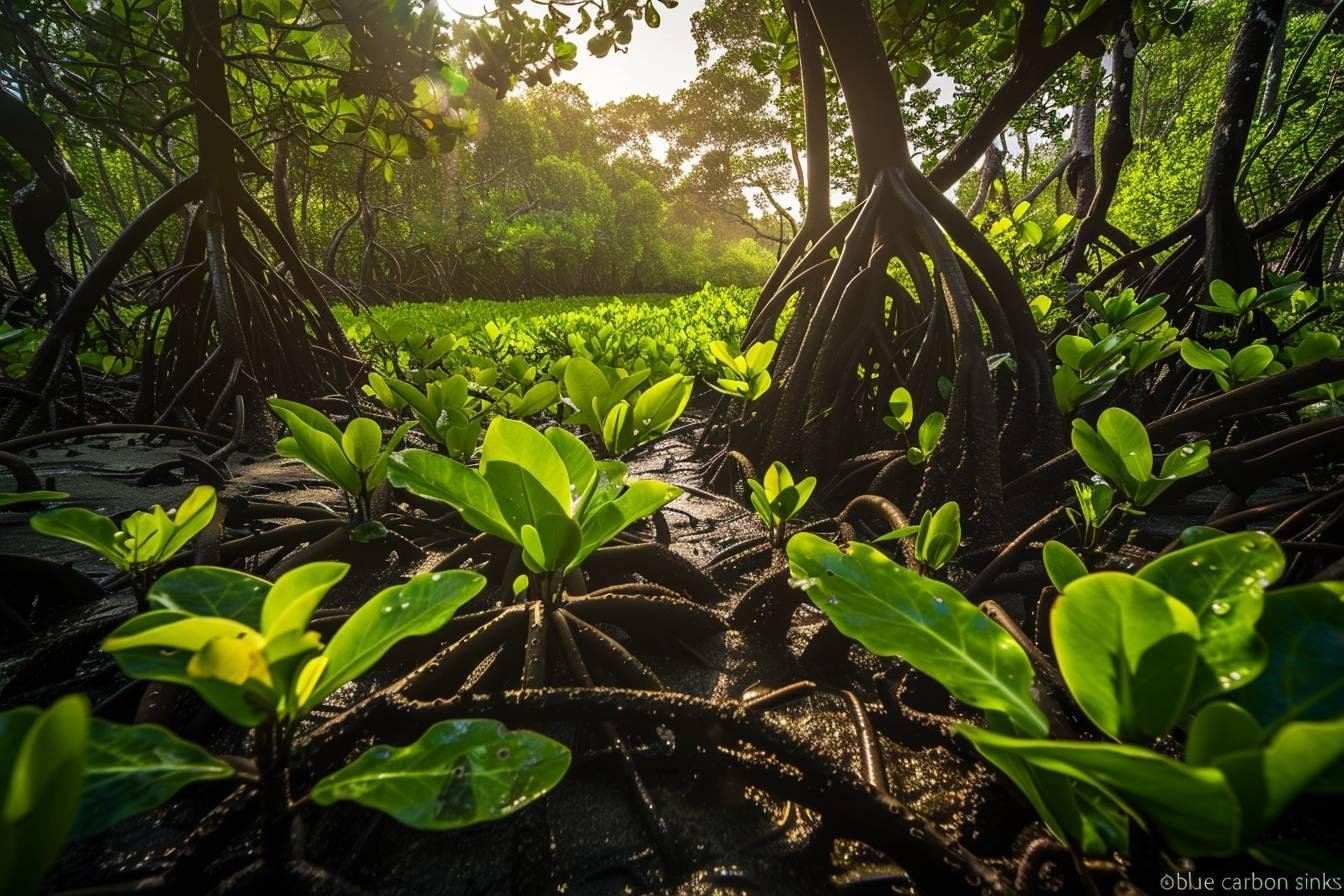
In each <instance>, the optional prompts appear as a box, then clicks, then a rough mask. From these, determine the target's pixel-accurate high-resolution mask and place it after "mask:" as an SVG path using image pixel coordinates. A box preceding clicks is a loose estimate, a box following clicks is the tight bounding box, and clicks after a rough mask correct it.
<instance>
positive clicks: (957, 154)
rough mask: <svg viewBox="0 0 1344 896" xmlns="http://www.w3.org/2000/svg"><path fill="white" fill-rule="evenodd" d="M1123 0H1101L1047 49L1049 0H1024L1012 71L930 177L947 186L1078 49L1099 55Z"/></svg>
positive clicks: (1124, 6) (1121, 13)
mask: <svg viewBox="0 0 1344 896" xmlns="http://www.w3.org/2000/svg"><path fill="white" fill-rule="evenodd" d="M1130 5H1131V4H1130V3H1128V2H1126V0H1105V2H1104V3H1102V5H1101V6H1100V7H1098V8H1097V9H1096V10H1094V11H1093V12H1092V14H1091V15H1089V16H1088V17H1087V18H1086V19H1084V20H1083V21H1081V22H1079V23H1078V24H1077V25H1076V26H1074V27H1073V28H1070V29H1069V30H1068V31H1066V32H1065V33H1064V34H1063V35H1061V36H1060V37H1059V39H1058V40H1056V41H1055V42H1054V43H1052V44H1050V45H1049V46H1048V47H1043V46H1041V32H1042V28H1043V26H1044V24H1045V15H1046V13H1047V12H1048V11H1049V6H1050V4H1049V3H1048V2H1047V0H1028V2H1027V3H1026V4H1025V5H1024V12H1023V16H1022V24H1021V25H1020V26H1019V27H1018V37H1017V49H1016V52H1015V53H1014V56H1013V64H1012V70H1011V71H1010V72H1009V74H1008V77H1007V78H1006V79H1005V80H1004V82H1003V84H1001V85H1000V86H999V88H998V90H996V91H995V93H994V96H993V97H991V98H990V101H989V103H988V104H987V105H986V106H985V108H984V111H982V112H981V113H980V116H979V117H978V118H977V119H976V120H975V123H974V124H972V125H971V127H970V128H969V129H968V130H967V131H966V133H965V134H963V135H962V136H961V137H960V138H959V139H958V140H957V142H956V143H954V144H953V145H952V148H951V149H949V150H948V151H947V153H946V154H945V155H944V156H943V157H942V159H940V160H939V161H938V164H937V165H935V166H934V168H933V170H932V171H931V172H929V180H931V181H932V182H933V184H934V186H936V187H938V189H940V190H947V189H950V188H951V187H952V185H953V184H955V183H956V182H957V181H958V180H960V179H961V178H962V177H963V176H964V175H965V174H966V173H967V172H968V171H970V170H971V168H972V167H974V165H975V163H976V161H977V160H979V159H980V157H981V156H983V155H984V153H985V150H986V149H987V148H988V147H989V145H990V144H991V143H993V142H994V139H995V137H996V136H997V135H998V134H999V132H1000V131H1002V130H1003V129H1004V128H1006V127H1007V126H1008V122H1009V121H1010V120H1012V117H1013V116H1014V115H1016V114H1017V113H1018V111H1019V110H1020V109H1021V108H1022V107H1023V106H1024V105H1026V103H1027V101H1028V100H1030V99H1031V98H1032V97H1033V96H1034V95H1035V94H1036V91H1038V90H1040V89H1041V88H1042V87H1044V86H1045V83H1046V82H1047V81H1049V80H1050V79H1051V78H1052V77H1053V76H1054V74H1055V73H1056V72H1057V71H1059V70H1060V69H1061V68H1063V67H1064V66H1065V65H1067V64H1068V62H1069V60H1071V59H1073V57H1075V56H1077V55H1078V54H1079V53H1083V54H1085V55H1100V54H1101V53H1102V51H1103V47H1104V44H1103V43H1102V41H1104V40H1105V39H1106V36H1107V35H1109V34H1113V33H1114V32H1115V29H1116V27H1117V26H1118V25H1119V24H1120V23H1121V22H1122V21H1124V19H1125V17H1126V16H1127V15H1128V14H1129V10H1130Z"/></svg>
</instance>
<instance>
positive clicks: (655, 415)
mask: <svg viewBox="0 0 1344 896" xmlns="http://www.w3.org/2000/svg"><path fill="white" fill-rule="evenodd" d="M694 386H695V380H693V379H691V378H690V377H688V376H682V375H681V374H673V375H672V376H669V377H667V378H666V379H663V380H659V381H658V382H656V383H654V384H653V385H652V386H650V387H649V388H648V389H647V390H645V392H644V394H643V395H641V396H639V398H638V400H636V401H635V407H634V415H635V429H636V430H637V431H638V432H639V433H640V435H641V439H640V441H645V440H646V439H648V438H649V437H652V436H654V435H659V434H661V433H664V432H667V430H668V427H670V426H671V425H672V424H673V423H674V422H676V420H677V418H678V417H680V416H681V413H682V411H684V410H686V403H687V402H689V401H690V400H691V391H692V389H693V388H694Z"/></svg>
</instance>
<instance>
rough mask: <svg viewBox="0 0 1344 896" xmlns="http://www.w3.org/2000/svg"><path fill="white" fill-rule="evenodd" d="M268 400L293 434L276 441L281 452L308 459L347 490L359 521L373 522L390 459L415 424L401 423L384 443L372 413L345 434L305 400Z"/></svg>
mask: <svg viewBox="0 0 1344 896" xmlns="http://www.w3.org/2000/svg"><path fill="white" fill-rule="evenodd" d="M268 404H270V406H271V410H273V411H275V413H276V415H277V416H278V417H279V418H280V419H281V420H283V421H284V422H285V425H286V426H287V427H289V433H290V434H289V435H288V436H286V437H285V438H283V439H281V440H280V441H278V442H276V443H275V451H276V453H277V454H279V455H280V456H281V457H292V458H294V459H295V460H299V461H302V462H303V463H304V465H305V466H307V467H308V469H310V470H312V471H313V472H314V473H316V474H317V475H319V476H321V477H322V478H323V479H325V480H327V481H328V482H330V483H332V484H333V485H335V486H337V487H338V488H340V489H341V490H342V491H343V492H345V494H346V498H347V500H348V501H349V502H350V506H351V517H352V519H353V520H354V522H356V523H360V524H361V525H362V524H366V523H370V522H372V506H371V499H372V497H373V492H374V490H375V489H377V488H378V486H380V485H382V483H383V480H384V479H386V478H387V457H388V455H389V454H391V453H392V451H393V450H394V449H395V448H396V447H397V446H398V445H399V444H401V440H402V438H404V437H405V435H406V432H407V431H408V430H409V429H410V428H411V426H412V424H411V423H410V422H406V423H403V424H401V425H400V426H398V427H397V428H396V429H395V430H393V432H392V435H391V436H390V437H389V438H388V440H387V442H386V444H384V442H383V430H382V427H380V426H379V425H378V424H377V423H375V422H374V421H372V420H370V419H369V418H367V417H356V418H355V419H353V420H351V421H350V422H349V423H348V424H347V425H346V427H345V432H341V430H340V429H339V428H337V426H336V424H335V423H333V422H331V420H329V419H328V418H327V415H326V414H323V413H322V412H321V411H319V410H316V409H315V408H310V407H308V406H307V405H305V404H300V403H299V402H297V401H286V400H284V399H282V398H272V399H270V400H269V401H268Z"/></svg>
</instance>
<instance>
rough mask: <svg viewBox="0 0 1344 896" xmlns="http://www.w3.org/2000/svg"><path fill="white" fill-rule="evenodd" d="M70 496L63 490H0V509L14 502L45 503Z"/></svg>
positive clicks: (12, 504) (10, 505)
mask: <svg viewBox="0 0 1344 896" xmlns="http://www.w3.org/2000/svg"><path fill="white" fill-rule="evenodd" d="M68 497H70V496H69V495H68V494H66V493H65V492H48V491H33V492H0V510H2V509H4V508H6V507H12V506H14V505H16V504H33V503H45V502H47V501H60V500H61V499H63V498H68Z"/></svg>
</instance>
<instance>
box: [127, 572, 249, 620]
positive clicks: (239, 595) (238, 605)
mask: <svg viewBox="0 0 1344 896" xmlns="http://www.w3.org/2000/svg"><path fill="white" fill-rule="evenodd" d="M270 589H271V583H270V582H268V581H266V580H265V579H262V578H258V577H257V576H253V575H248V574H247V573H245V572H239V571H238V570H235V569H225V568H223V567H219V566H188V567H186V568H185V569H174V570H171V571H169V572H167V573H165V574H164V575H162V576H160V577H159V578H158V579H157V580H156V581H155V582H154V584H153V585H152V586H150V589H149V595H148V600H149V605H150V606H151V607H158V608H160V609H164V610H177V611H180V612H183V613H188V614H190V615H192V616H222V617H224V618H225V619H232V620H234V621H235V622H240V623H242V624H243V625H246V626H248V627H250V628H255V629H260V628H261V606H262V604H263V603H264V602H265V600H266V594H267V592H269V591H270Z"/></svg>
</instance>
